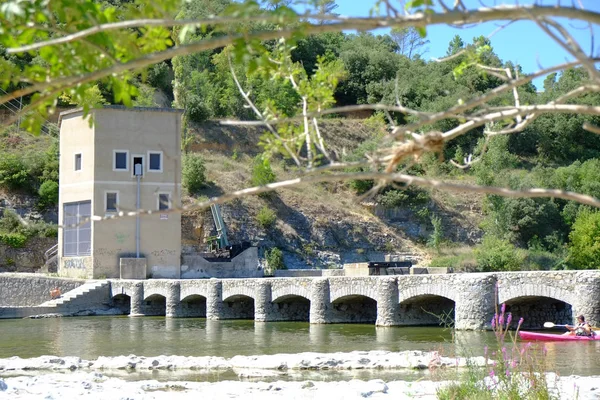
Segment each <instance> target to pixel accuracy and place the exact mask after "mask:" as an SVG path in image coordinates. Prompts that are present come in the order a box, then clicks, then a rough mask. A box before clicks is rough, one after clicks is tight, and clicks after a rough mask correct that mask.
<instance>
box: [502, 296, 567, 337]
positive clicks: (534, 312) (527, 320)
mask: <svg viewBox="0 0 600 400" xmlns="http://www.w3.org/2000/svg"><path fill="white" fill-rule="evenodd" d="M503 304H504V305H505V313H506V314H508V313H510V314H512V317H511V319H512V323H511V326H512V327H513V328H516V327H517V325H518V321H519V320H520V319H521V318H523V323H522V325H521V328H523V329H541V328H542V327H543V326H544V322H547V321H549V322H554V323H556V324H572V323H573V305H572V304H570V303H567V302H565V301H562V300H560V299H556V298H553V297H547V296H519V297H513V298H511V299H509V300H506V301H505V302H503ZM505 320H506V317H505Z"/></svg>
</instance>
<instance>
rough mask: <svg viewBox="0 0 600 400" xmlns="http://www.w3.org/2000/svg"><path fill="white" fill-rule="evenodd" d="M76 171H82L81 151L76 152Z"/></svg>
mask: <svg viewBox="0 0 600 400" xmlns="http://www.w3.org/2000/svg"><path fill="white" fill-rule="evenodd" d="M75 171H81V153H77V154H75Z"/></svg>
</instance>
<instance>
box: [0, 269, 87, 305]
mask: <svg viewBox="0 0 600 400" xmlns="http://www.w3.org/2000/svg"><path fill="white" fill-rule="evenodd" d="M83 283H84V281H83V280H74V279H65V278H53V277H46V276H42V275H33V274H6V273H5V274H0V293H1V294H2V295H1V296H0V306H2V307H25V306H37V305H39V304H42V303H44V302H45V301H48V300H50V290H51V289H54V288H59V289H60V290H61V292H62V293H66V292H68V291H71V290H73V289H75V288H77V287H79V286H81V285H83Z"/></svg>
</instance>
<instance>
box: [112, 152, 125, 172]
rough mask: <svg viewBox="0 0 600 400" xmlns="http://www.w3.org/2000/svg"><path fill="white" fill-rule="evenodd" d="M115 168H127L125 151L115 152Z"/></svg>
mask: <svg viewBox="0 0 600 400" xmlns="http://www.w3.org/2000/svg"><path fill="white" fill-rule="evenodd" d="M115 169H127V153H125V152H122V151H117V152H115Z"/></svg>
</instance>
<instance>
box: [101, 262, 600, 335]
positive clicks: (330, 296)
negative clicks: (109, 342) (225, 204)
mask: <svg viewBox="0 0 600 400" xmlns="http://www.w3.org/2000/svg"><path fill="white" fill-rule="evenodd" d="M599 286H600V273H599V272H597V271H550V272H542V271H536V272H511V273H476V274H446V275H418V276H368V277H328V278H323V277H302V278H258V279H206V280H167V279H165V280H162V279H157V280H146V281H128V280H110V291H111V297H112V298H115V297H118V298H119V300H120V301H123V300H124V299H125V298H126V297H129V299H130V304H131V306H130V315H132V316H134V315H135V316H141V315H165V316H167V317H173V318H178V317H206V318H207V319H211V320H219V319H254V320H255V321H307V322H310V323H313V324H324V323H375V324H376V325H378V326H410V325H439V324H440V321H447V320H453V321H454V325H455V328H456V329H459V330H477V329H486V328H489V326H490V321H491V319H492V317H493V315H494V313H495V312H496V305H497V304H501V303H505V304H506V307H507V312H513V321H514V323H516V321H518V319H519V318H521V317H523V318H524V320H525V323H524V327H528V328H535V327H541V325H542V324H543V322H544V321H553V322H556V323H571V322H572V318H573V316H574V315H576V314H577V313H584V314H585V315H586V317H587V319H588V320H589V321H590V322H591V323H592V324H598V323H599V322H600V291H599V290H598V289H599ZM582 288H583V289H582ZM582 290H585V291H586V292H585V293H583V294H582V293H581V291H582Z"/></svg>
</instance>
